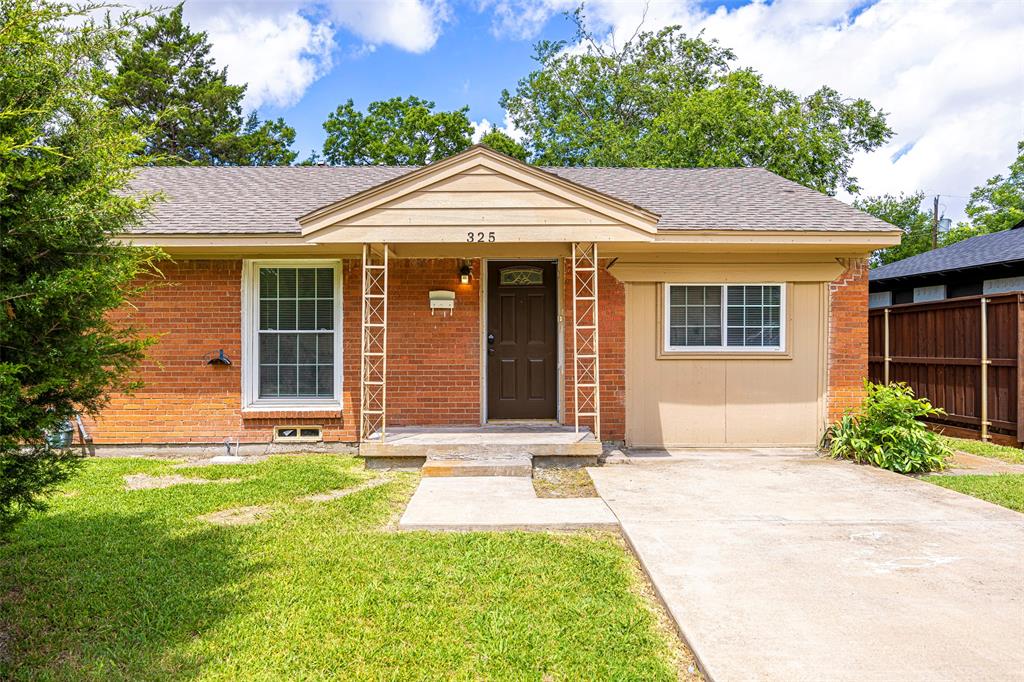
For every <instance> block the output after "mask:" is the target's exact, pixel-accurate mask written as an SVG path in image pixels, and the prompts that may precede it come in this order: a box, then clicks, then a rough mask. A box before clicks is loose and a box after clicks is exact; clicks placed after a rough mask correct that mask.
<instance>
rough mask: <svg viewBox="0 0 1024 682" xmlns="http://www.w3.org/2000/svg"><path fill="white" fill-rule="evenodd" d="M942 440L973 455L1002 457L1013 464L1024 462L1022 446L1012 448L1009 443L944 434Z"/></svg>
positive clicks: (953, 447)
mask: <svg viewBox="0 0 1024 682" xmlns="http://www.w3.org/2000/svg"><path fill="white" fill-rule="evenodd" d="M942 440H944V441H945V442H946V445H948V446H949V447H950V448H952V449H954V450H962V451H963V452H967V453H970V454H972V455H980V456H981V457H994V458H995V459H1001V460H1003V461H1004V462H1010V463H1011V464H1024V450H1021V449H1020V448H1011V447H1009V446H1007V445H996V444H994V443H985V442H982V441H980V440H968V439H966V438H952V437H950V436H942Z"/></svg>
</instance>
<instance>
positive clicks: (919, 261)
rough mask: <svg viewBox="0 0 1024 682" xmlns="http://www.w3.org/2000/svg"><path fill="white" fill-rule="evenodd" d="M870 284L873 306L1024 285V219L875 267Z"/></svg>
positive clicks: (932, 299)
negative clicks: (1002, 229) (1000, 230)
mask: <svg viewBox="0 0 1024 682" xmlns="http://www.w3.org/2000/svg"><path fill="white" fill-rule="evenodd" d="M869 287H870V291H871V298H870V305H871V307H872V308H884V307H886V306H891V305H899V304H901V303H920V302H923V301H941V300H944V299H947V298H960V297H961V296H980V295H982V294H1000V293H1005V292H1008V291H1021V290H1024V220H1022V221H1021V222H1019V223H1017V224H1016V225H1014V226H1013V227H1012V228H1011V229H1009V230H1004V231H1002V232H993V233H991V234H982V235H978V236H977V237H971V238H970V239H965V240H963V241H961V242H957V243H955V244H950V245H949V246H945V247H943V248H941V249H935V250H933V251H926V252H925V253H920V254H918V255H916V256H911V257H910V258H904V259H903V260H901V261H896V262H895V263H889V264H888V265H883V266H881V267H878V268H875V269H873V270H872V271H871V275H870V284H869Z"/></svg>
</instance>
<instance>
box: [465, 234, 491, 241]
mask: <svg viewBox="0 0 1024 682" xmlns="http://www.w3.org/2000/svg"><path fill="white" fill-rule="evenodd" d="M466 241H467V242H493V241H494V233H493V232H486V233H485V232H467V233H466Z"/></svg>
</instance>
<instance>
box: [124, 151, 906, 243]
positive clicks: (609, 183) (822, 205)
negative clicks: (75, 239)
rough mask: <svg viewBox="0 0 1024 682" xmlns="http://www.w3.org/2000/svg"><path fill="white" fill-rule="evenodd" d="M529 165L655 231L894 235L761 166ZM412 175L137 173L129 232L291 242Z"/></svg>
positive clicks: (388, 171) (243, 170) (275, 170)
mask: <svg viewBox="0 0 1024 682" xmlns="http://www.w3.org/2000/svg"><path fill="white" fill-rule="evenodd" d="M495 156H498V155H497V154H495ZM438 163H439V164H441V163H445V161H441V162H438ZM436 165H438V164H433V165H432V166H431V167H433V166H436ZM524 167H525V166H524ZM529 168H530V171H532V172H535V173H537V174H538V177H540V175H541V174H543V175H549V176H553V177H554V178H557V179H561V180H563V181H566V182H567V183H572V184H574V185H576V186H578V187H579V188H580V189H585V190H588V191H591V192H596V193H598V194H600V195H603V196H604V197H605V198H606V199H607V200H608V201H610V202H612V203H615V202H618V203H620V204H621V205H622V207H623V208H624V210H625V207H627V206H628V207H632V208H633V209H635V210H637V211H640V212H644V213H647V214H650V215H652V216H654V217H655V218H656V220H657V223H656V228H657V230H658V231H666V232H671V231H691V230H697V231H706V230H713V231H715V230H767V231H770V230H777V231H782V230H785V231H841V232H892V231H893V230H894V229H895V228H894V227H893V226H892V225H890V224H888V223H886V222H883V221H881V220H878V219H876V218H874V217H872V216H870V215H868V214H866V213H863V212H862V211H858V210H857V209H854V208H853V207H851V206H849V205H847V204H844V203H842V202H841V201H838V200H837V199H834V198H832V197H828V196H825V195H824V194H821V193H819V192H816V191H814V190H811V189H808V188H806V187H803V186H801V185H799V184H797V183H795V182H791V181H789V180H786V179H785V178H782V177H780V176H778V175H775V174H774V173H771V172H769V171H766V170H763V169H760V168H561V167H541V168H532V167H529ZM418 171H419V168H418V167H414V166H401V167H399V166H343V167H333V166H328V167H325V166H286V167H249V166H245V167H238V166H235V167H227V166H218V167H195V166H177V167H157V168H141V169H139V173H138V176H137V177H136V178H135V180H134V181H133V182H132V185H131V189H132V190H133V191H137V192H161V193H163V194H164V196H165V199H166V200H165V201H163V202H160V203H158V204H157V205H156V206H155V208H154V211H153V214H152V215H151V216H149V217H148V218H147V219H146V220H145V222H144V223H143V224H142V225H140V226H139V227H137V228H136V229H134V230H132V233H134V234H166V235H207V234H209V235H214V234H233V235H244V234H253V235H267V234H281V235H295V236H298V235H300V234H301V233H302V226H301V225H300V222H299V220H300V218H302V217H303V216H305V215H307V214H310V213H315V212H317V211H319V210H320V209H323V208H324V207H327V206H331V205H338V204H344V202H346V201H348V200H351V199H352V198H353V197H354V196H356V195H358V194H360V193H364V192H368V191H370V190H373V189H374V188H377V187H378V186H380V185H382V184H383V183H387V182H390V181H395V180H396V178H400V177H402V176H406V175H409V174H411V173H416V172H418Z"/></svg>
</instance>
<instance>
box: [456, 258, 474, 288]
mask: <svg viewBox="0 0 1024 682" xmlns="http://www.w3.org/2000/svg"><path fill="white" fill-rule="evenodd" d="M472 274H473V268H471V267H470V266H469V262H468V261H462V267H460V268H459V281H460V282H462V283H463V284H469V277H470V275H472Z"/></svg>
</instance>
